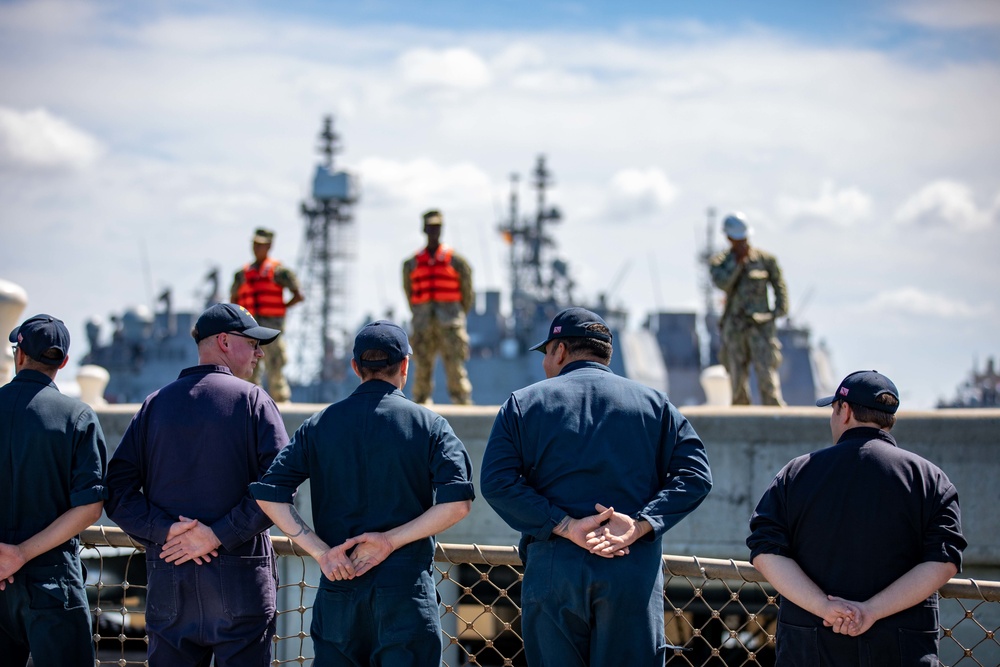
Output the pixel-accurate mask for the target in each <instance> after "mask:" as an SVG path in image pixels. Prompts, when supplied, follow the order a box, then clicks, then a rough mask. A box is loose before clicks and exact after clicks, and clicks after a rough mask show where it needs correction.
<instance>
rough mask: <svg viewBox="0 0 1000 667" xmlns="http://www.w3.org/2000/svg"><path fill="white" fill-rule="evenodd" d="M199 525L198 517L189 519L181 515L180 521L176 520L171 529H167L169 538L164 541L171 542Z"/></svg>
mask: <svg viewBox="0 0 1000 667" xmlns="http://www.w3.org/2000/svg"><path fill="white" fill-rule="evenodd" d="M197 525H198V519H187V518H185V517H181V518H180V520H179V521H175V522H174V523H173V524H171V525H170V529H169V530H168V531H167V539H166V540H165V542H164V543H169V542H170V541H172V540H173V539H174V538H176V537H177V536H179V535H181V534H182V533H186V532H187V531H189V530H191V529H192V528H194V527H195V526H197Z"/></svg>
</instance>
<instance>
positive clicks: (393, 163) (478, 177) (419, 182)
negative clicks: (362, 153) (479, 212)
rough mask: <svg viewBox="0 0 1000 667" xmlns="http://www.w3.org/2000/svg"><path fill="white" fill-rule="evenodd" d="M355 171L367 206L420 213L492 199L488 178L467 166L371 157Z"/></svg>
mask: <svg viewBox="0 0 1000 667" xmlns="http://www.w3.org/2000/svg"><path fill="white" fill-rule="evenodd" d="M358 171H359V172H360V175H361V183H362V198H363V200H364V202H365V205H366V206H377V207H388V206H400V207H406V208H411V209H414V210H417V209H419V210H423V209H426V208H430V207H431V206H437V207H440V208H448V207H451V206H455V205H469V204H470V203H471V202H483V201H489V199H490V196H491V185H490V179H489V176H488V175H487V174H486V173H485V172H484V171H483V170H482V169H480V168H479V167H477V166H475V165H473V164H471V163H468V162H464V163H460V164H454V165H440V164H438V163H436V162H434V161H433V160H429V159H425V158H421V159H416V160H411V161H408V162H403V161H397V160H390V159H386V158H377V157H372V158H366V159H364V160H362V161H361V163H360V164H359V165H358ZM431 202H434V203H433V204H432V203H431Z"/></svg>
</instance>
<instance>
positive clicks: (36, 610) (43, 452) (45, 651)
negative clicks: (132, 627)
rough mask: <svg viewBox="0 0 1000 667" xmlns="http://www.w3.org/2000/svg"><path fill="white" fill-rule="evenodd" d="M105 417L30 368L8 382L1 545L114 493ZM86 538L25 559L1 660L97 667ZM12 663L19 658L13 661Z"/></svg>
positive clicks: (10, 592) (2, 392) (11, 595)
mask: <svg viewBox="0 0 1000 667" xmlns="http://www.w3.org/2000/svg"><path fill="white" fill-rule="evenodd" d="M107 459H108V453H107V447H106V445H105V442H104V433H103V432H102V431H101V425H100V423H98V421H97V415H96V414H94V411H93V410H92V409H91V408H90V407H89V406H87V405H86V404H84V403H81V402H80V401H78V400H76V399H75V398H70V397H69V396H63V395H62V394H61V393H60V392H59V389H58V388H57V387H56V385H55V383H54V382H53V381H52V380H50V379H49V377H48V376H47V375H45V374H44V373H40V372H38V371H35V370H31V369H25V370H22V371H21V372H20V373H18V374H17V375H16V376H15V377H14V379H13V380H12V381H11V382H10V383H8V384H6V385H4V386H2V387H0V542H3V543H4V544H20V543H21V542H23V541H24V540H26V539H28V538H29V537H32V536H33V535H36V534H37V533H39V532H41V531H42V530H43V529H44V528H46V527H47V526H48V525H49V524H51V523H52V522H53V521H55V520H56V519H57V518H59V517H60V516H61V515H63V514H65V513H66V512H67V511H69V510H70V509H72V508H74V507H81V506H83V505H90V504H92V503H96V502H98V501H100V500H104V498H105V497H106V495H107V492H106V490H105V488H104V470H105V467H106V465H107ZM79 548H80V540H79V539H78V538H76V537H74V538H73V539H71V540H70V541H68V542H66V543H65V544H63V545H61V546H59V547H57V548H55V549H52V550H51V551H47V552H46V553H44V554H42V555H40V556H38V557H36V558H33V559H32V560H30V561H28V562H27V563H25V565H24V567H22V568H21V569H20V570H19V571H18V572H17V573H16V574H15V575H14V581H13V583H8V584H7V587H6V590H4V591H2V592H0V662H2V663H3V664H5V665H13V666H19V665H24V664H26V663H27V662H28V653H29V650H30V653H31V656H32V660H33V661H34V664H35V665H38V667H57V666H58V667H74V666H76V665H79V666H81V667H83V666H86V667H90V666H92V665H93V664H94V642H93V635H92V633H91V625H90V609H89V606H88V604H87V596H86V593H85V591H84V576H83V568H82V565H81V563H80V556H79V553H78V552H79ZM8 661H9V662H8Z"/></svg>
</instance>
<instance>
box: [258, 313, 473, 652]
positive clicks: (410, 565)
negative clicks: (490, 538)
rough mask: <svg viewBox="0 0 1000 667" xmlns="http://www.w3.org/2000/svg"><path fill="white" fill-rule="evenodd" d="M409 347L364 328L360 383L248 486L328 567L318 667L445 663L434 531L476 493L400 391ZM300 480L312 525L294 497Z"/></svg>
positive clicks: (436, 430)
mask: <svg viewBox="0 0 1000 667" xmlns="http://www.w3.org/2000/svg"><path fill="white" fill-rule="evenodd" d="M411 353H412V350H411V349H410V344H409V341H408V339H407V336H406V332H405V331H403V330H402V329H401V328H400V327H398V326H397V325H395V324H393V323H392V322H388V321H385V320H380V321H378V322H372V323H370V324H367V325H365V326H364V327H363V328H362V329H361V331H360V332H359V333H358V335H357V337H356V338H355V341H354V359H353V360H352V363H351V365H352V366H353V368H354V371H355V373H357V374H358V376H359V377H360V378H361V380H362V382H361V385H360V386H359V387H358V388H357V389H355V391H354V393H353V394H351V395H350V396H349V397H347V398H346V399H344V400H343V401H340V402H338V403H334V404H333V405H331V406H329V407H327V408H325V409H324V410H321V411H320V412H317V413H316V414H315V415H313V416H312V417H310V418H309V419H307V420H306V421H305V423H303V424H302V426H301V427H299V429H298V430H297V431H296V432H295V434H294V435H293V436H292V440H291V442H290V443H289V445H288V447H287V448H286V449H285V450H284V451H283V452H282V453H281V454H279V455H278V458H277V459H275V461H274V465H272V466H271V469H270V470H269V471H268V472H267V474H266V475H265V476H264V477H263V479H261V481H260V482H259V483H257V484H253V485H251V487H250V491H251V493H253V496H254V498H256V499H257V502H258V503H260V506H261V507H262V508H263V509H264V511H265V512H267V514H268V515H269V516H270V517H271V518H272V519H273V520H274V523H275V525H276V526H278V528H280V529H281V530H282V531H284V532H285V534H286V535H288V536H289V537H291V538H292V540H294V541H295V543H296V544H298V545H299V546H301V547H302V548H303V549H305V550H306V551H307V552H308V553H309V554H310V555H312V556H313V558H315V559H316V562H317V563H319V565H320V568H321V569H322V571H323V575H324V576H323V577H322V578H321V580H320V583H319V592H318V593H317V594H316V602H315V605H314V606H313V620H312V627H311V630H310V636H311V637H312V640H313V648H314V649H315V651H316V661H315V665H316V667H333V666H341V665H342V666H344V667H357V666H358V665H372V666H373V667H439V666H440V664H441V622H440V616H441V614H440V611H439V607H438V598H437V590H436V588H435V585H434V576H433V567H434V535H435V534H436V533H439V532H441V531H443V530H445V529H447V528H449V527H450V526H452V525H454V524H456V523H458V522H459V521H460V520H461V519H462V518H464V517H465V516H466V515H467V514H468V513H469V510H470V509H471V504H472V499H473V498H474V497H475V491H474V489H473V486H472V462H471V461H470V459H469V455H468V454H467V453H466V451H465V446H464V445H463V444H462V442H461V441H460V440H459V439H458V437H457V436H456V435H455V432H454V431H453V430H452V428H451V425H449V424H448V421H447V420H446V419H444V418H443V417H442V416H441V415H439V414H437V413H435V412H432V411H431V410H428V409H427V408H425V407H423V406H420V405H417V404H416V403H414V402H412V401H410V400H409V399H407V398H406V396H404V395H403V392H402V389H403V387H404V386H405V385H406V378H407V374H408V371H409V355H410V354H411ZM306 479H309V480H310V485H309V488H310V491H311V494H312V514H313V523H314V525H315V526H316V530H315V532H314V531H313V529H312V528H311V527H310V526H309V525H307V523H306V522H305V521H304V520H303V519H302V517H301V516H299V514H298V512H297V511H296V509H295V506H294V505H292V504H291V503H292V499H293V494H294V493H295V489H296V488H297V487H298V486H299V485H300V484H301V483H302V482H304V481H305V480H306Z"/></svg>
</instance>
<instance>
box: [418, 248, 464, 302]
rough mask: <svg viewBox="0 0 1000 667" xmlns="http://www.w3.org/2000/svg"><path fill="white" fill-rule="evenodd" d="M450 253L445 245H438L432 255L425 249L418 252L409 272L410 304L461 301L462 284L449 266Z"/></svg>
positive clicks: (453, 269)
mask: <svg viewBox="0 0 1000 667" xmlns="http://www.w3.org/2000/svg"><path fill="white" fill-rule="evenodd" d="M452 253H453V250H452V249H451V248H450V247H448V246H446V245H439V246H438V249H437V252H436V253H434V255H431V254H430V253H429V252H427V248H424V249H423V250H421V251H420V254H418V255H417V261H416V265H415V266H414V267H413V271H411V272H410V303H411V304H413V305H417V304H420V303H428V302H430V301H434V302H437V303H442V302H455V301H461V300H462V283H461V280H460V279H459V275H458V271H456V270H455V267H454V266H452V265H451V256H452Z"/></svg>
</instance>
